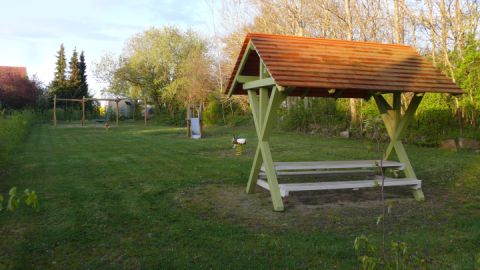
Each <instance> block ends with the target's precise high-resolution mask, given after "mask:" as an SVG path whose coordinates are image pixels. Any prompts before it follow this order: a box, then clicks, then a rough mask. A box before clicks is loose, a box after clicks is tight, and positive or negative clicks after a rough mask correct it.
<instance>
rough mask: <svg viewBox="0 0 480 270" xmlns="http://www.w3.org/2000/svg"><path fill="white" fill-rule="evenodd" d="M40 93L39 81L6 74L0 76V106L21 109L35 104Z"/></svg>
mask: <svg viewBox="0 0 480 270" xmlns="http://www.w3.org/2000/svg"><path fill="white" fill-rule="evenodd" d="M41 94H42V86H41V82H40V81H39V80H38V79H36V78H35V77H34V79H32V80H30V79H28V78H26V77H25V78H22V77H18V76H13V75H10V74H6V75H3V76H0V107H5V108H10V109H22V108H26V107H33V106H35V105H36V103H37V100H38V97H39V96H40V95H41Z"/></svg>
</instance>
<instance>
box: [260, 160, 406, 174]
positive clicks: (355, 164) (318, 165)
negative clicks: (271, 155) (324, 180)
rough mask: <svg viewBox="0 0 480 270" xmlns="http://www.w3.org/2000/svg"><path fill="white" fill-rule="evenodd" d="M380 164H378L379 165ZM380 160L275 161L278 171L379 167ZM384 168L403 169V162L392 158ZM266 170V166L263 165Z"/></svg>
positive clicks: (385, 162) (386, 161)
mask: <svg viewBox="0 0 480 270" xmlns="http://www.w3.org/2000/svg"><path fill="white" fill-rule="evenodd" d="M377 164H378V165H377ZM379 164H380V160H342V161H305V162H274V165H275V169H276V171H277V172H278V171H291V170H331V169H360V168H365V169H368V168H370V169H371V168H378V167H379ZM383 167H384V168H395V169H399V170H403V168H404V166H403V164H402V163H400V162H397V161H391V160H384V161H383ZM261 170H262V171H263V172H264V171H265V168H264V167H263V165H262V167H261Z"/></svg>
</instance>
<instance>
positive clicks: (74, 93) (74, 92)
mask: <svg viewBox="0 0 480 270" xmlns="http://www.w3.org/2000/svg"><path fill="white" fill-rule="evenodd" d="M68 74H69V77H68V88H69V91H70V96H71V97H72V98H82V93H80V70H79V63H78V53H77V49H76V48H75V49H74V50H73V53H72V57H71V58H70V62H68Z"/></svg>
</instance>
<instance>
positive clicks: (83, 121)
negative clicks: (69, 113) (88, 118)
mask: <svg viewBox="0 0 480 270" xmlns="http://www.w3.org/2000/svg"><path fill="white" fill-rule="evenodd" d="M84 125H85V96H83V97H82V126H84Z"/></svg>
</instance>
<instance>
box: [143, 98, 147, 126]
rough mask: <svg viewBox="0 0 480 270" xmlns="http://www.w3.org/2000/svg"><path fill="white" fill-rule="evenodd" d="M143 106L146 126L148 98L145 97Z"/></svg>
mask: <svg viewBox="0 0 480 270" xmlns="http://www.w3.org/2000/svg"><path fill="white" fill-rule="evenodd" d="M143 106H144V107H145V113H144V114H145V117H144V118H145V119H144V120H145V126H146V125H147V99H146V98H143Z"/></svg>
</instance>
